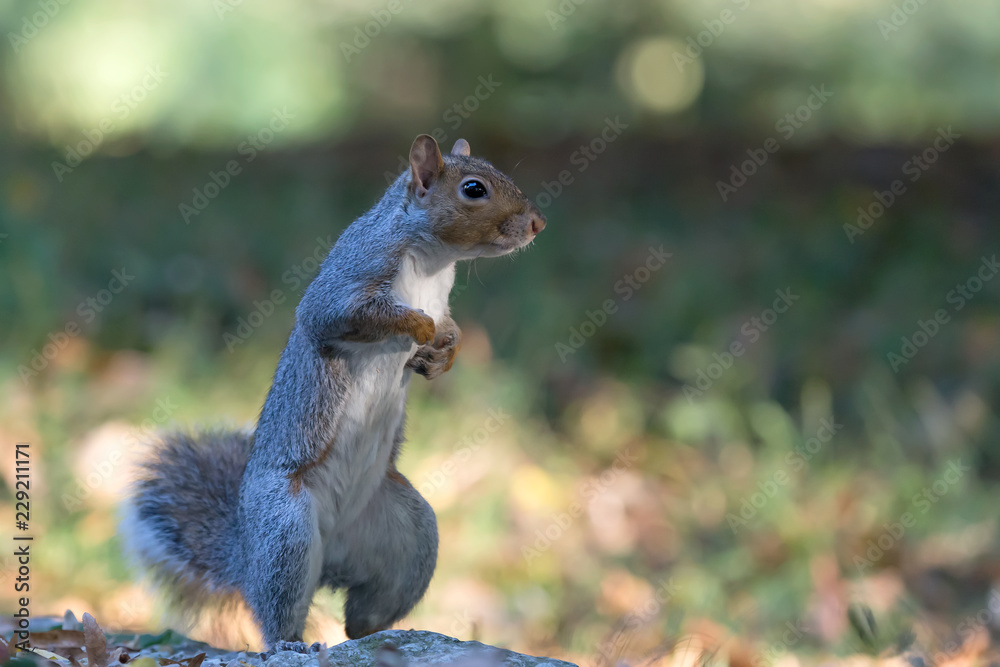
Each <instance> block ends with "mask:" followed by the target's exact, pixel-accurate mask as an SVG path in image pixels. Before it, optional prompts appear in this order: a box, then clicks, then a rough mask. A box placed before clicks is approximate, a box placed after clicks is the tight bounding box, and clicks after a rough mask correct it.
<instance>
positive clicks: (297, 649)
mask: <svg viewBox="0 0 1000 667" xmlns="http://www.w3.org/2000/svg"><path fill="white" fill-rule="evenodd" d="M322 649H323V645H322V644H320V643H319V642H313V643H312V644H307V643H305V642H275V643H274V645H273V646H272V647H271V648H270V650H269V651H268V652H267V653H265V654H263V656H262V657H263V659H264V661H265V662H266V661H267V660H268V658H270V657H271V656H273V655H274V654H275V653H279V652H281V651H292V652H294V653H319V652H320V651H321V650H322Z"/></svg>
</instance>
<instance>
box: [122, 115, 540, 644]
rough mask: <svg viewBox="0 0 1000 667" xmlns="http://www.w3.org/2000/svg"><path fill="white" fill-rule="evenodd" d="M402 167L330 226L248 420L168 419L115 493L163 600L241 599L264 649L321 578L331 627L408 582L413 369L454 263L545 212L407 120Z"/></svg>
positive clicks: (364, 617) (369, 627)
mask: <svg viewBox="0 0 1000 667" xmlns="http://www.w3.org/2000/svg"><path fill="white" fill-rule="evenodd" d="M409 162H410V168H409V170H406V171H404V172H403V173H402V174H400V176H399V177H398V178H397V179H396V181H395V182H394V183H393V184H392V185H390V186H389V188H388V190H387V191H386V193H385V195H384V196H383V197H382V199H381V200H380V201H379V202H378V203H377V204H375V206H374V207H372V209H371V210H370V211H368V212H367V213H365V214H364V215H363V216H361V217H360V218H358V219H357V220H355V221H354V222H353V223H352V224H351V225H350V226H349V227H348V228H347V229H346V230H345V231H344V232H343V234H341V236H340V238H339V239H338V240H337V242H336V244H335V245H334V247H333V248H332V249H331V250H330V254H329V255H328V256H327V258H326V260H324V262H323V264H322V266H321V268H320V271H319V274H318V275H317V276H316V278H315V280H313V282H312V283H311V284H310V285H309V287H308V288H307V289H306V290H305V293H304V294H303V296H302V300H301V302H300V303H299V305H298V308H297V309H296V311H295V325H294V328H293V329H292V332H291V335H290V336H289V339H288V344H287V346H286V347H285V350H284V352H283V353H282V355H281V359H280V360H279V362H278V368H277V370H276V371H275V374H274V381H273V384H272V386H271V390H270V392H268V395H267V398H266V400H265V402H264V406H263V408H262V409H261V413H260V417H259V419H258V422H257V426H256V429H255V430H254V431H253V432H238V431H235V432H231V431H216V432H202V433H196V434H188V433H170V434H166V435H164V436H162V437H161V438H159V439H158V440H157V442H155V443H154V444H153V446H152V448H151V450H152V451H151V452H150V456H149V457H148V458H146V459H145V460H144V461H143V462H141V463H140V464H139V466H138V468H137V477H136V481H135V484H134V486H133V488H132V490H131V493H130V496H129V497H128V498H127V499H126V501H125V503H124V508H123V518H122V525H121V529H120V534H121V536H122V541H123V543H124V545H125V549H126V552H128V553H129V554H130V556H131V557H132V559H133V560H134V561H136V562H137V563H138V564H139V565H140V566H141V567H142V568H143V569H146V570H148V571H149V572H150V574H151V575H152V577H153V579H154V581H156V582H157V583H158V584H159V585H160V586H161V587H162V588H163V589H165V590H166V591H167V592H168V593H169V594H170V596H171V598H172V600H173V602H174V603H176V604H179V605H180V606H181V607H184V608H188V609H198V608H200V607H203V606H205V605H206V604H209V603H211V602H212V601H214V600H218V599H231V598H232V597H233V596H240V597H242V599H243V600H244V601H245V602H246V604H247V606H248V607H249V609H250V610H251V612H252V613H253V615H254V618H255V619H256V621H257V623H258V624H259V626H260V630H261V632H262V635H263V639H264V642H265V643H266V644H267V646H268V648H269V649H270V652H271V653H273V652H275V651H278V650H293V651H299V652H306V651H309V650H316V649H317V648H318V645H316V644H314V645H313V646H312V647H309V646H307V645H306V644H304V643H303V642H302V633H303V630H304V628H305V621H306V615H307V612H308V610H309V606H310V604H311V602H312V598H313V595H314V593H315V592H316V590H317V589H318V588H319V587H320V586H328V587H330V588H333V589H339V588H344V589H346V590H347V602H346V604H345V610H344V611H345V618H346V622H345V630H346V633H347V636H348V637H350V638H352V639H355V638H358V637H363V636H365V635H368V634H371V633H373V632H377V631H379V630H384V629H387V628H389V627H391V626H392V624H393V623H395V622H396V621H398V620H400V619H401V618H403V617H404V616H405V615H406V614H407V613H409V611H410V610H411V609H412V608H413V606H414V605H415V604H416V603H417V602H418V601H419V600H420V598H421V597H423V595H424V592H425V591H426V590H427V587H428V585H429V583H430V580H431V577H432V575H433V574H434V568H435V565H436V562H437V548H438V534H437V520H436V519H435V517H434V511H433V510H432V509H431V507H430V505H429V504H428V503H427V501H426V500H424V498H423V497H421V495H420V494H419V493H417V491H416V490H415V489H414V488H413V486H411V485H410V483H409V482H408V481H407V479H406V478H405V477H404V476H403V475H401V474H400V473H399V471H398V470H396V458H397V456H398V454H399V449H400V445H401V444H402V442H403V421H404V417H405V403H406V393H407V386H408V384H409V380H410V377H411V375H412V374H413V373H418V374H420V375H423V376H424V377H426V378H428V379H433V378H435V377H437V376H439V375H440V374H441V373H443V372H445V371H447V370H449V369H450V368H451V365H452V363H453V361H454V359H455V354H456V353H457V352H458V349H459V346H460V343H461V332H460V331H459V329H458V327H457V326H456V325H455V322H454V321H453V320H452V319H451V317H450V316H449V307H448V295H449V292H450V291H451V288H452V285H453V283H454V280H455V262H456V261H458V260H463V259H474V258H477V257H496V256H500V255H504V254H507V253H509V252H512V251H514V250H517V249H518V248H522V247H524V246H526V245H527V244H529V243H530V242H531V241H532V240H533V239H534V238H535V235H537V234H538V233H539V232H540V231H541V230H542V229H543V228H544V227H545V217H544V216H543V215H542V214H541V212H540V211H539V210H538V208H537V207H536V206H535V205H534V204H533V203H531V201H529V200H528V198H527V197H525V196H524V194H523V193H522V192H521V190H519V189H518V188H517V186H515V185H514V183H513V182H512V181H511V180H510V178H508V177H507V176H505V175H504V174H503V173H501V172H500V171H498V170H497V169H496V168H494V167H493V166H492V165H491V164H490V163H489V162H487V161H485V160H482V159H479V158H474V157H470V150H469V144H468V142H466V141H465V140H464V139H459V140H458V141H457V142H456V143H455V146H454V148H453V149H452V151H451V154H450V155H445V156H442V155H441V151H440V150H439V148H438V145H437V142H436V141H435V140H434V139H433V137H431V136H429V135H426V134H422V135H420V136H418V137H417V138H416V140H415V141H414V142H413V146H412V147H411V148H410V160H409Z"/></svg>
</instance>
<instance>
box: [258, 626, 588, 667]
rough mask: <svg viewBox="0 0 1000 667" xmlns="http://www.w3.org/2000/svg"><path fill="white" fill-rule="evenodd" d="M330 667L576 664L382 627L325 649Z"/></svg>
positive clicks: (292, 662) (313, 661) (287, 659)
mask: <svg viewBox="0 0 1000 667" xmlns="http://www.w3.org/2000/svg"><path fill="white" fill-rule="evenodd" d="M328 653H329V665H330V667H341V666H343V667H348V666H350V667H423V666H424V665H454V667H501V666H502V667H535V666H536V665H539V666H541V665H544V666H546V667H561V666H562V667H576V665H574V664H573V663H571V662H563V661H562V660H553V659H551V658H535V657H532V656H530V655H523V654H521V653H514V652H513V651H507V650H505V649H499V648H495V647H492V646H487V645H485V644H481V643H479V642H463V641H460V640H458V639H455V638H454V637H448V636H447V635H439V634H437V633H436V632H423V631H418V630H385V631H383V632H377V633H375V634H373V635H369V636H368V637H363V638H361V639H354V640H351V641H346V642H344V643H343V644H338V645H337V646H334V647H332V648H330V649H329V652H328ZM318 664H319V659H318V657H317V656H316V654H314V653H313V654H308V655H302V654H297V653H291V652H288V651H284V652H281V653H276V654H275V655H274V656H272V657H271V659H270V660H268V661H267V667H316V666H317V665H318Z"/></svg>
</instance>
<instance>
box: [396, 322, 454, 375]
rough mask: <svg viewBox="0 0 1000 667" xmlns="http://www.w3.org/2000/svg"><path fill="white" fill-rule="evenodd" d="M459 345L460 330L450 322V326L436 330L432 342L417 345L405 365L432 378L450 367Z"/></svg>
mask: <svg viewBox="0 0 1000 667" xmlns="http://www.w3.org/2000/svg"><path fill="white" fill-rule="evenodd" d="M460 347H462V332H461V331H460V330H459V328H458V327H457V326H454V324H452V326H451V327H449V328H447V329H444V330H442V331H440V332H438V334H437V335H436V336H435V337H434V342H433V343H430V344H427V345H421V346H420V347H418V348H417V351H416V352H414V353H413V356H412V357H410V360H409V361H407V362H406V367H407V368H409V369H410V370H411V371H413V372H414V373H417V374H419V375H423V376H424V377H425V378H427V379H428V380H433V379H434V378H436V377H437V376H439V375H441V373H446V372H448V371H449V370H450V369H451V365H452V364H453V363H455V355H456V354H458V350H459V348H460Z"/></svg>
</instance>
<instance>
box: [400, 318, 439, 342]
mask: <svg viewBox="0 0 1000 667" xmlns="http://www.w3.org/2000/svg"><path fill="white" fill-rule="evenodd" d="M435 331H436V329H435V327H434V318H432V317H431V316H430V315H428V314H427V313H425V312H424V311H422V310H411V311H410V312H408V313H407V314H406V332H407V333H408V334H409V335H410V336H411V337H412V338H413V340H415V341H417V345H424V344H426V343H429V342H431V341H432V340H434V333H435Z"/></svg>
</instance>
